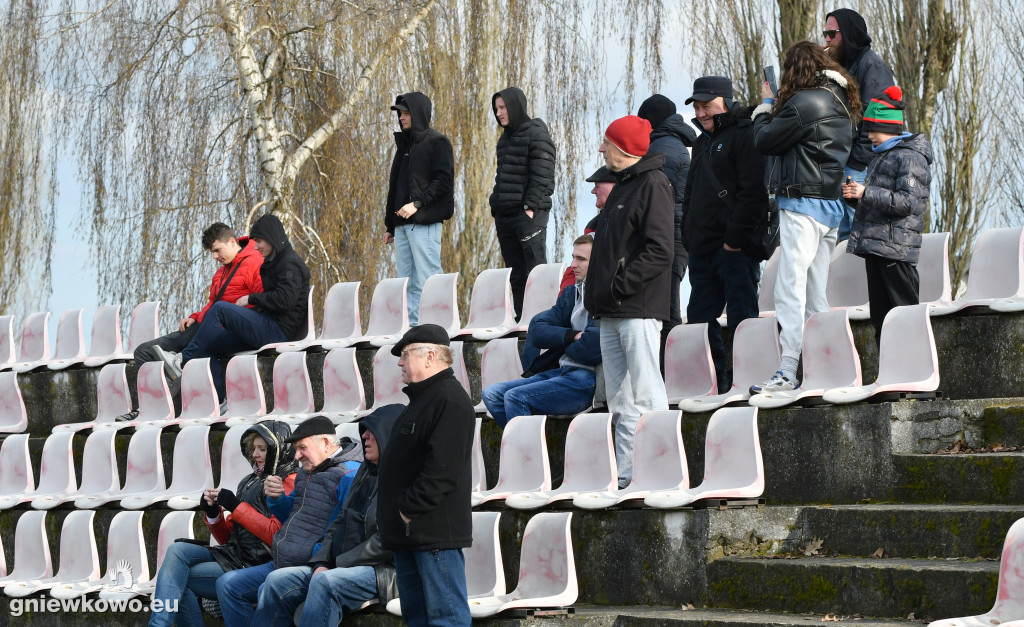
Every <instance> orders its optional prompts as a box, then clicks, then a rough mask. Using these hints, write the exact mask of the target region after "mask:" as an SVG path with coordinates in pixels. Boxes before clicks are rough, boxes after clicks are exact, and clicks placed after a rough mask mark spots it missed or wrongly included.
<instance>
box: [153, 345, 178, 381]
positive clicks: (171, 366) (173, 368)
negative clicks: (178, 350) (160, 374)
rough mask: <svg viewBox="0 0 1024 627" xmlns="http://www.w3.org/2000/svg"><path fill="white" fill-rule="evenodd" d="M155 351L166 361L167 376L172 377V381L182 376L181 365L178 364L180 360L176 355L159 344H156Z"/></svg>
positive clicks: (165, 370)
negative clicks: (176, 358) (170, 353)
mask: <svg viewBox="0 0 1024 627" xmlns="http://www.w3.org/2000/svg"><path fill="white" fill-rule="evenodd" d="M153 352H154V353H156V356H157V357H159V358H160V360H161V361H163V362H164V372H166V373H167V376H168V377H170V378H171V380H172V381H174V380H176V379H180V378H181V366H179V365H178V362H177V360H175V358H174V357H172V356H171V355H169V354H168V353H167V352H166V351H165V350H164V349H162V348H160V347H159V346H154V347H153Z"/></svg>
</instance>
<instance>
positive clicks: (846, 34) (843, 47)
mask: <svg viewBox="0 0 1024 627" xmlns="http://www.w3.org/2000/svg"><path fill="white" fill-rule="evenodd" d="M822 35H823V36H824V37H825V50H827V51H828V53H829V56H831V57H832V58H833V59H834V60H835V61H836V63H838V64H839V65H841V66H843V68H845V69H846V71H847V72H849V73H850V76H852V77H853V79H854V80H855V81H857V86H858V87H859V88H860V100H861V102H871V100H872V99H874V98H881V97H882V96H883V92H885V89H886V88H887V87H889V86H890V85H895V84H896V79H895V77H894V76H893V73H892V68H891V67H889V64H888V63H886V62H885V61H883V60H882V57H880V56H878V54H877V53H876V52H875V51H874V50H872V49H871V36H870V35H868V27H867V24H865V23H864V18H863V17H861V15H860V13H857V12H856V11H854V10H853V9H836V10H835V11H833V12H831V13H829V14H828V15H826V16H825V31H824V32H823V33H822ZM871 148H872V144H871V139H870V138H868V131H867V129H866V128H865V127H864V124H863V123H861V124H860V125H859V126H858V127H857V135H856V137H854V141H853V150H852V151H851V152H850V159H849V160H848V161H847V162H846V176H848V177H850V178H851V179H852V180H854V181H856V182H858V183H863V182H864V177H865V176H867V169H868V164H869V163H871V160H872V159H874V158H875V153H874V152H872V150H871ZM843 180H844V181H845V180H846V179H845V177H844V178H843ZM844 204H845V210H846V213H845V215H844V216H843V221H842V222H841V223H840V224H839V235H838V240H837V241H839V242H841V241H843V240H845V239H847V238H849V237H850V225H851V224H852V223H853V214H854V211H855V209H856V204H855V203H848V202H845V201H844Z"/></svg>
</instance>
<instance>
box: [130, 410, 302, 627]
mask: <svg viewBox="0 0 1024 627" xmlns="http://www.w3.org/2000/svg"><path fill="white" fill-rule="evenodd" d="M290 435H291V429H289V427H288V425H287V424H285V423H283V422H280V421H278V420H264V421H263V422H260V423H258V424H255V425H253V426H252V427H249V428H248V429H246V430H245V433H243V434H242V439H241V447H242V454H243V455H245V456H246V457H247V458H249V459H250V460H252V473H251V474H249V475H247V476H246V477H244V478H243V479H242V480H241V481H239V482H238V488H237V489H236V490H235V491H234V492H232V491H231V490H213V489H209V490H206V491H205V492H203V498H202V501H201V502H200V506H201V508H202V510H203V512H204V513H205V514H206V515H205V516H204V519H205V521H206V525H207V526H208V527H209V528H210V533H211V534H212V535H213V537H215V538H216V539H217V541H218V542H219V543H220V544H219V545H218V546H206V543H205V542H204V543H202V544H198V543H194V542H189V541H182V540H179V541H177V542H175V543H173V544H172V545H171V546H170V547H169V548H168V549H167V553H166V555H165V556H164V560H163V562H162V564H161V565H160V572H159V574H158V577H157V582H156V591H155V592H154V593H153V598H154V599H161V600H162V601H163V602H164V605H163V607H164V608H167V606H168V603H170V604H171V605H172V606H173V604H174V601H177V602H178V605H177V612H170V611H163V612H154V613H153V616H152V617H151V618H150V621H149V624H150V625H173V624H174V623H175V621H178V622H180V623H181V624H188V625H202V624H203V618H202V614H201V612H200V609H199V602H198V599H197V597H201V598H205V599H216V598H217V591H216V588H215V584H216V582H217V579H218V578H219V577H221V576H222V575H223V574H224V573H226V572H229V571H232V570H236V569H239V568H247V567H249V566H257V565H259V564H263V563H265V562H268V561H270V551H269V550H268V548H267V547H268V546H269V545H270V543H271V541H272V539H273V537H274V532H276V531H277V530H278V529H279V528H280V527H281V523H280V521H279V520H278V519H277V518H276V517H274V516H273V515H272V514H271V513H270V510H269V509H268V508H267V501H266V497H265V496H264V494H263V484H264V483H265V482H266V480H267V478H268V477H275V480H279V481H280V482H281V484H282V485H283V486H285V487H286V488H287V489H289V490H291V489H292V486H293V485H294V484H295V471H296V464H295V450H294V448H293V447H292V445H291V444H290V443H288V442H287V438H288V436H290ZM225 509H227V510H230V513H229V514H227V515H225V513H224V510H225Z"/></svg>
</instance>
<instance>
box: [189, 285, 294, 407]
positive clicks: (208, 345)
mask: <svg viewBox="0 0 1024 627" xmlns="http://www.w3.org/2000/svg"><path fill="white" fill-rule="evenodd" d="M287 339H288V338H287V337H285V335H284V332H283V331H281V327H279V326H277V321H276V320H274V319H273V318H272V317H270V316H268V315H265V314H261V313H257V312H256V311H255V310H252V309H247V308H245V307H239V306H238V305H235V304H234V303H225V302H224V301H218V302H216V303H214V304H213V306H212V307H210V308H209V309H208V310H207V311H206V316H205V317H204V318H203V324H201V325H199V331H198V332H196V335H195V337H193V338H192V341H191V342H189V343H188V346H186V347H185V350H183V351H182V352H181V363H182V366H184V365H185V364H186V363H188V362H189V361H191V360H193V359H200V358H202V357H209V358H210V374H212V375H213V384H214V386H216V388H217V395H218V396H219V397H220V400H221V401H223V400H224V399H225V398H227V394H226V392H225V391H224V364H222V363H221V362H220V358H221V357H229V356H231V355H234V354H235V353H239V352H241V351H247V350H255V349H258V348H259V347H261V346H263V345H264V344H270V343H271V342H284V341H286V340H287Z"/></svg>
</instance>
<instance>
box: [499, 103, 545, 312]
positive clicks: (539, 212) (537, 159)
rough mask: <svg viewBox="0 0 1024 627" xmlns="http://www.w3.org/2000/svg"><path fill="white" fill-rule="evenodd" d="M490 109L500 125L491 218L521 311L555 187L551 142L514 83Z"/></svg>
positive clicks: (539, 257)
mask: <svg viewBox="0 0 1024 627" xmlns="http://www.w3.org/2000/svg"><path fill="white" fill-rule="evenodd" d="M491 109H492V110H493V111H494V117H495V119H497V120H498V124H499V125H501V127H502V128H504V129H505V132H503V133H502V134H501V138H500V139H499V140H498V151H497V152H498V169H497V171H496V172H495V174H494V191H493V192H492V193H491V216H493V217H494V226H495V228H496V229H497V232H498V245H499V246H500V247H501V256H502V257H503V258H504V259H505V266H506V267H508V268H512V275H511V276H510V277H509V281H510V283H511V284H512V301H513V303H514V305H515V310H516V317H517V318H518V317H519V316H520V315H521V314H522V313H523V293H524V292H525V291H526V279H527V278H528V277H529V276H530V270H533V268H534V267H535V266H538V265H540V264H542V263H547V254H546V252H545V251H546V249H545V246H546V245H547V225H548V213H549V212H550V211H551V194H552V193H553V192H554V191H555V144H554V143H553V142H552V141H551V135H549V134H548V127H547V125H546V124H544V120H542V119H540V118H532V119H531V118H530V115H529V113H527V111H526V94H524V93H523V90H521V89H519V88H518V87H509V88H507V89H503V90H501V91H499V92H498V93H496V94H494V96H492V97H491Z"/></svg>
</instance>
